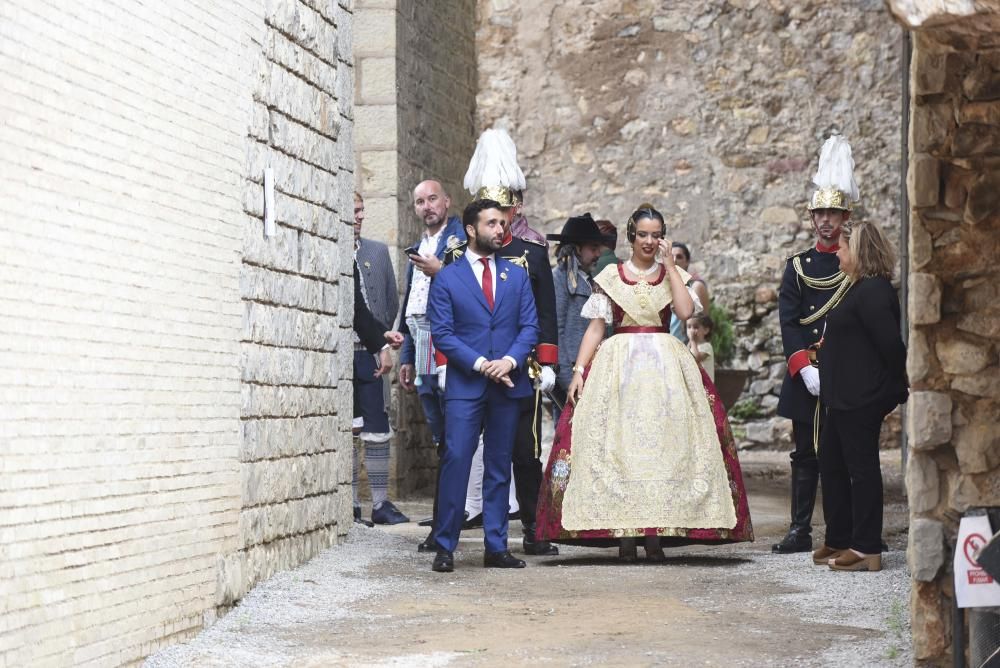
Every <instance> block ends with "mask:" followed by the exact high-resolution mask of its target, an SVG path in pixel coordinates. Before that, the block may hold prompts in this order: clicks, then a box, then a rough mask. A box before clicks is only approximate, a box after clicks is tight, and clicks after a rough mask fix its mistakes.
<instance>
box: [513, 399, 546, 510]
mask: <svg viewBox="0 0 1000 668" xmlns="http://www.w3.org/2000/svg"><path fill="white" fill-rule="evenodd" d="M536 397H537V398H539V399H540V397H539V396H538V394H537V393H535V394H532V395H531V396H530V397H525V398H524V399H521V406H520V408H521V412H520V414H519V415H518V419H517V432H516V433H515V435H514V456H513V458H512V463H513V465H514V490H515V493H516V494H517V505H518V506H520V508H521V510H520V512H521V524H524V525H529V526H530V525H533V524H534V523H535V511H536V510H537V509H538V492H539V490H540V489H541V487H542V462H541V460H540V459H539V458H538V456H537V455H536V454H535V436H534V434H538V438H539V439H541V437H542V409H541V406H538V405H537V404H540V403H541V402H540V401H538V402H537V403H536ZM536 406H537V410H536ZM532 423H534V430H535V431H534V433H532Z"/></svg>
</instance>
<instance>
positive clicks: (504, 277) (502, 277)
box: [500, 271, 507, 281]
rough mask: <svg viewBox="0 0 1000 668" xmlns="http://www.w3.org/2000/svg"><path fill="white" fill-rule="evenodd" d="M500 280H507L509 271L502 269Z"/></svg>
mask: <svg viewBox="0 0 1000 668" xmlns="http://www.w3.org/2000/svg"><path fill="white" fill-rule="evenodd" d="M500 280H501V281H506V280H507V272H506V271H501V272H500Z"/></svg>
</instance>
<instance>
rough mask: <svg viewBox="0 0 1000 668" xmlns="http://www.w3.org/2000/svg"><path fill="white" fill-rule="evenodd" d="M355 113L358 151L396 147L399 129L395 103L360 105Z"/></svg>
mask: <svg viewBox="0 0 1000 668" xmlns="http://www.w3.org/2000/svg"><path fill="white" fill-rule="evenodd" d="M354 114H355V124H354V147H355V150H356V151H364V150H371V149H389V150H391V149H394V148H396V146H397V144H398V131H397V128H396V122H397V117H396V107H395V105H359V106H358V107H356V108H355V110H354Z"/></svg>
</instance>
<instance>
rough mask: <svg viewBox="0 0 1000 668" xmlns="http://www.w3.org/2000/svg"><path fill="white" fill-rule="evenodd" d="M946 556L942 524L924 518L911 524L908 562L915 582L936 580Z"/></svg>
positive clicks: (907, 553)
mask: <svg viewBox="0 0 1000 668" xmlns="http://www.w3.org/2000/svg"><path fill="white" fill-rule="evenodd" d="M944 555H945V552H944V527H943V526H942V524H941V523H940V522H938V521H937V520H930V519H925V518H923V517H918V518H916V519H914V520H913V521H912V522H910V531H909V536H908V541H907V547H906V562H907V565H908V566H909V568H910V575H911V577H912V578H913V579H914V580H920V581H922V582H930V581H932V580H934V578H935V577H936V576H937V573H938V570H940V568H941V566H942V565H944Z"/></svg>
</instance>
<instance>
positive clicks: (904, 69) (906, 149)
mask: <svg viewBox="0 0 1000 668" xmlns="http://www.w3.org/2000/svg"><path fill="white" fill-rule="evenodd" d="M901 30H902V31H903V40H902V42H903V43H902V47H903V48H902V54H901V57H900V64H899V73H900V79H901V84H902V119H901V123H900V124H899V125H900V132H899V154H900V159H899V223H900V225H899V266H900V270H899V273H900V297H901V299H902V301H903V308H902V309H900V312H901V313H902V318H901V323H900V324H901V327H902V330H903V331H902V335H903V341H907V342H908V341H909V331H910V318H909V314H908V313H907V303H908V300H909V294H910V196H909V193H908V192H907V189H906V172H907V168H908V167H909V163H910V61H911V59H912V56H913V42H912V41H911V38H910V31H909V30H906V29H905V28H901ZM906 412H907V406H906V404H903V410H902V418H903V429H902V433H901V435H900V436H901V437H900V456H901V457H902V466H903V471H906V457H907V454H908V452H907V451H908V446H909V443H908V442H907V437H906ZM904 489H905V486H904Z"/></svg>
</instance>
